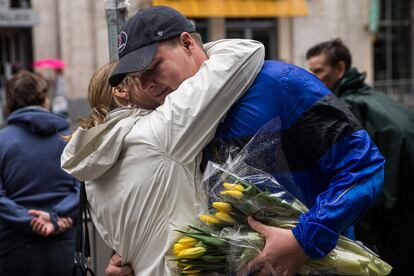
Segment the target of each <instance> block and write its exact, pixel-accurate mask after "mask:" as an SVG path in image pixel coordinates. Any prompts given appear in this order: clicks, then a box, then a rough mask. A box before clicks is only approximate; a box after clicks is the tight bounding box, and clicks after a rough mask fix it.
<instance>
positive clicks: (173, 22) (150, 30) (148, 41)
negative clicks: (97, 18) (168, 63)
mask: <svg viewBox="0 0 414 276" xmlns="http://www.w3.org/2000/svg"><path fill="white" fill-rule="evenodd" d="M195 31H196V30H195V27H194V25H193V24H192V23H191V21H190V20H188V19H187V18H186V17H185V16H184V15H182V14H181V13H179V12H178V11H176V10H174V9H172V8H170V7H165V6H154V7H149V8H146V9H142V10H140V11H138V12H137V13H136V14H135V15H134V16H133V17H131V18H130V19H129V20H128V21H127V22H125V24H124V25H123V26H122V29H121V32H120V33H119V35H118V56H119V61H118V64H117V65H116V67H115V69H114V70H113V71H112V73H111V76H110V77H109V80H108V81H109V84H110V85H111V86H117V85H119V84H120V83H121V82H122V80H123V79H124V78H125V76H126V75H127V74H128V73H132V72H138V71H141V70H143V69H144V68H145V67H147V66H148V65H150V64H151V62H152V59H153V58H154V56H155V53H156V52H157V49H158V45H159V42H161V41H164V40H167V39H170V38H174V37H177V36H179V35H180V34H181V33H183V32H188V33H193V32H195Z"/></svg>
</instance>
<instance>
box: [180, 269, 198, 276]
mask: <svg viewBox="0 0 414 276" xmlns="http://www.w3.org/2000/svg"><path fill="white" fill-rule="evenodd" d="M199 272H201V269H197V270H183V271H181V273H182V274H185V275H200V274H198V273H199Z"/></svg>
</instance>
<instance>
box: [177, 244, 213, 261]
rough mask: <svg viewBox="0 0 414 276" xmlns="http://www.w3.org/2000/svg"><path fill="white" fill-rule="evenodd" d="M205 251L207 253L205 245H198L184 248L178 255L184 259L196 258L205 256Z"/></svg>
mask: <svg viewBox="0 0 414 276" xmlns="http://www.w3.org/2000/svg"><path fill="white" fill-rule="evenodd" d="M204 253H206V249H205V248H204V247H201V246H197V247H192V248H188V249H184V250H182V251H181V252H180V253H178V255H177V257H178V258H182V259H195V258H198V257H200V256H203V254H204Z"/></svg>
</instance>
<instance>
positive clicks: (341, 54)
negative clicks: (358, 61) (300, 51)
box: [306, 38, 352, 70]
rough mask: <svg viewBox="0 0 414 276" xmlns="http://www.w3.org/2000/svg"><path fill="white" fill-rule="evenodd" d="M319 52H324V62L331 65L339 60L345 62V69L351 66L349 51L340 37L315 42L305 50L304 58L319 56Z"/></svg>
mask: <svg viewBox="0 0 414 276" xmlns="http://www.w3.org/2000/svg"><path fill="white" fill-rule="evenodd" d="M321 54H326V62H327V63H328V64H329V65H331V66H336V65H337V64H338V62H339V61H343V62H344V63H345V68H346V70H348V69H349V68H351V65H352V56H351V53H350V52H349V49H348V47H346V46H345V44H344V43H343V42H342V40H341V39H340V38H336V39H333V40H329V41H325V42H322V43H319V44H316V45H315V46H313V47H312V48H310V49H309V50H308V51H307V53H306V59H310V58H311V57H314V56H319V55H321Z"/></svg>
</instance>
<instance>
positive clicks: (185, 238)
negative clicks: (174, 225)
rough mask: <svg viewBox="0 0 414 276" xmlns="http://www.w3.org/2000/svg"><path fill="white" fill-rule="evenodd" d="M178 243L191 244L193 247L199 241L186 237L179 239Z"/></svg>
mask: <svg viewBox="0 0 414 276" xmlns="http://www.w3.org/2000/svg"><path fill="white" fill-rule="evenodd" d="M177 243H181V244H184V243H186V244H187V243H190V244H191V245H195V244H196V243H198V240H196V239H194V238H192V237H187V236H186V237H184V238H181V239H179V240H178V241H177Z"/></svg>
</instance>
